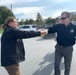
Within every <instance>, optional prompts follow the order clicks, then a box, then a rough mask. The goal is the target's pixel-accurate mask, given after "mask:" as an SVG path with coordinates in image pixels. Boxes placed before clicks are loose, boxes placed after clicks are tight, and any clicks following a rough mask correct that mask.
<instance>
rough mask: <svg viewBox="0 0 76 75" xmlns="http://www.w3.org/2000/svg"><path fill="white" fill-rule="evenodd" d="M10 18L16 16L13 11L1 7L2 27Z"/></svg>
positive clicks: (0, 18)
mask: <svg viewBox="0 0 76 75" xmlns="http://www.w3.org/2000/svg"><path fill="white" fill-rule="evenodd" d="M9 16H13V17H15V16H14V14H13V13H12V11H11V10H10V9H8V8H7V7H6V6H0V25H1V24H3V23H4V22H5V19H6V18H7V17H9Z"/></svg>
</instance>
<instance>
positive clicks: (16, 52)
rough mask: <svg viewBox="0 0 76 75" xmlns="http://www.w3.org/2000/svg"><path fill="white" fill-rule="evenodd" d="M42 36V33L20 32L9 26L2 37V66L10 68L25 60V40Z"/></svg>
mask: <svg viewBox="0 0 76 75" xmlns="http://www.w3.org/2000/svg"><path fill="white" fill-rule="evenodd" d="M35 36H40V32H32V31H29V32H27V31H20V30H17V29H14V28H12V27H10V26H7V27H6V28H5V30H4V32H3V34H2V37H1V66H9V65H13V64H16V63H19V62H21V61H24V60H25V50H24V46H23V42H22V39H23V38H31V37H35Z"/></svg>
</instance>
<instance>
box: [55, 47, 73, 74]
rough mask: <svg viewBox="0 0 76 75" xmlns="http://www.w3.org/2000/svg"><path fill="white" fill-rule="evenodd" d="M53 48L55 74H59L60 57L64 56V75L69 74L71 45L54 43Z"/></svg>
mask: <svg viewBox="0 0 76 75" xmlns="http://www.w3.org/2000/svg"><path fill="white" fill-rule="evenodd" d="M55 48H56V50H55V63H54V69H55V75H60V63H61V58H62V57H64V65H65V72H64V75H69V73H70V67H71V61H72V52H73V47H72V46H68V47H63V46H59V45H56V46H55Z"/></svg>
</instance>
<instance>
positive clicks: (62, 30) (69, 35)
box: [48, 23, 76, 46]
mask: <svg viewBox="0 0 76 75" xmlns="http://www.w3.org/2000/svg"><path fill="white" fill-rule="evenodd" d="M55 32H57V43H58V44H59V45H63V46H70V45H74V44H75V36H76V26H75V25H73V24H72V23H70V24H69V25H68V26H67V27H66V26H65V25H64V24H58V25H54V26H53V27H50V28H49V29H48V33H49V34H50V33H55Z"/></svg>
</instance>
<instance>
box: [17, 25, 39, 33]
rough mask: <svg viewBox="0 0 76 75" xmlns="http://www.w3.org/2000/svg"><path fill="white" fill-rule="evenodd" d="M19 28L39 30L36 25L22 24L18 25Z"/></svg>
mask: <svg viewBox="0 0 76 75" xmlns="http://www.w3.org/2000/svg"><path fill="white" fill-rule="evenodd" d="M18 29H19V30H22V31H38V27H37V26H36V25H32V24H30V25H20V26H19V27H18Z"/></svg>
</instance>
